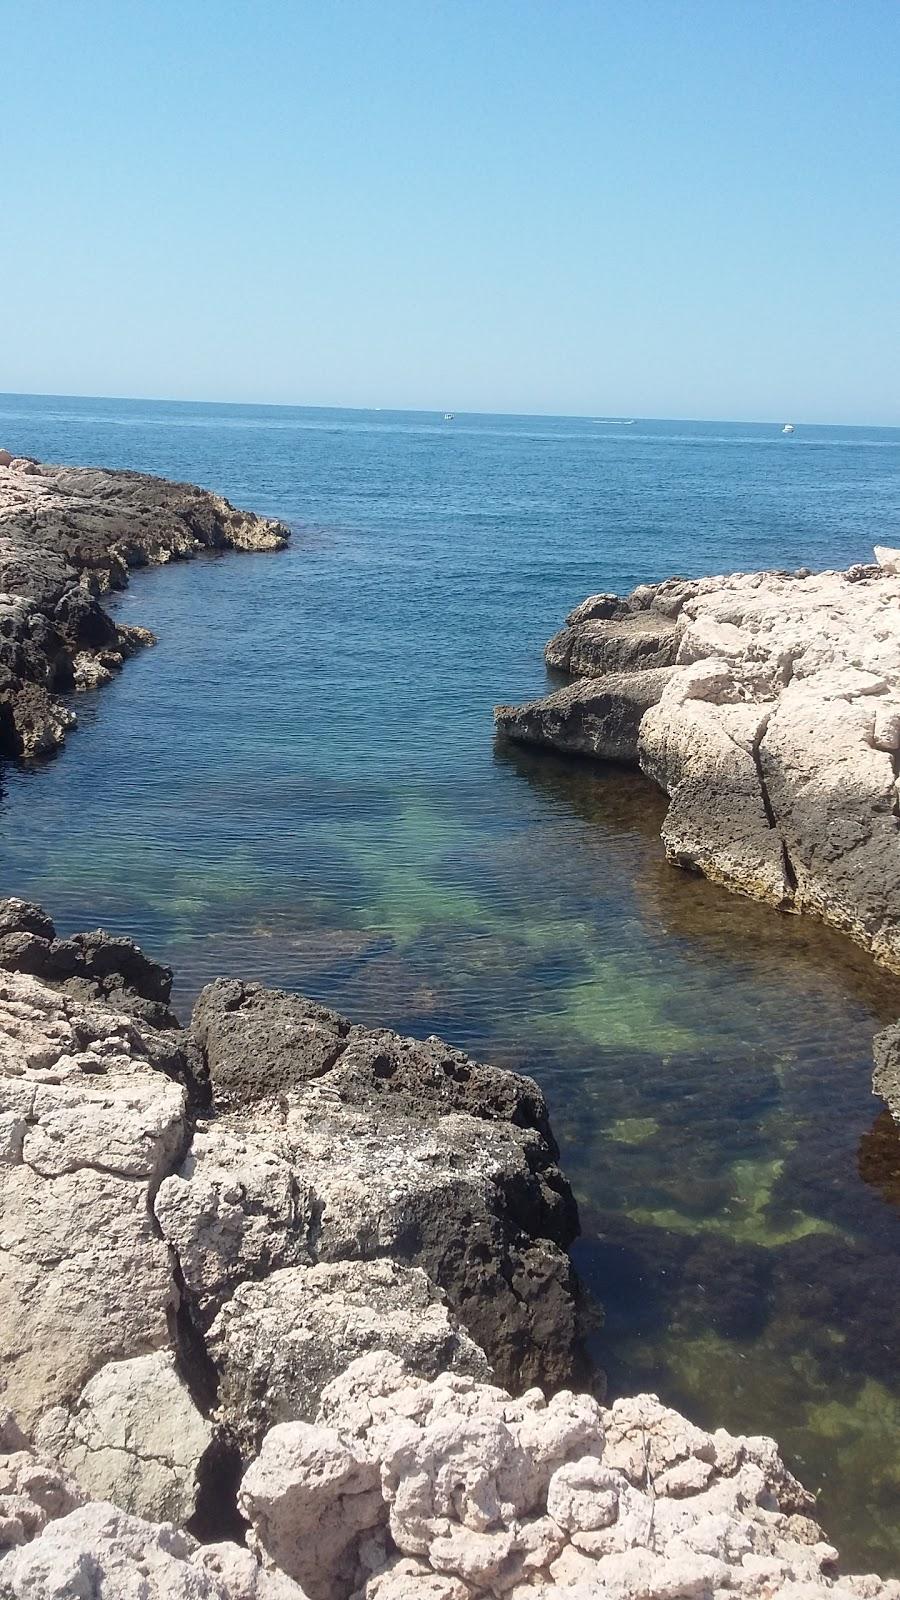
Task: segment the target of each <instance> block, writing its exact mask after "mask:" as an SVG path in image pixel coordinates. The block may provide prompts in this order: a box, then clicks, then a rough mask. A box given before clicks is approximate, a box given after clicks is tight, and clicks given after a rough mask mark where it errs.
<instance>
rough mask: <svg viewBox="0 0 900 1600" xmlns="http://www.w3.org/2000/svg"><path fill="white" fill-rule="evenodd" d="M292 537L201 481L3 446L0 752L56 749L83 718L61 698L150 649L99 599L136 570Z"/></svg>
mask: <svg viewBox="0 0 900 1600" xmlns="http://www.w3.org/2000/svg"><path fill="white" fill-rule="evenodd" d="M288 537H289V535H288V530H287V528H285V527H284V526H283V525H282V524H281V523H278V522H274V521H272V520H271V519H270V518H266V517H257V516H254V515H253V513H252V512H246V511H237V510H235V508H234V507H233V506H231V505H229V503H228V501H227V500H223V499H222V498H221V496H219V495H215V494H212V493H210V492H209V491H208V490H206V489H198V488H196V487H195V486H194V485H193V484H187V483H170V482H168V481H167V480H166V479H163V478H154V477H150V476H149V475H147V474H145V473H139V472H116V471H108V470H106V469H100V468H90V467H54V466H46V465H43V464H41V463H39V462H36V461H30V460H26V459H25V458H24V457H18V458H15V457H11V456H10V454H9V452H8V451H0V754H5V755H17V756H37V755H45V754H47V753H49V752H50V751H52V750H55V749H56V748H57V747H58V746H59V745H60V744H61V743H62V741H63V740H64V739H65V737H66V734H67V732H68V730H69V729H70V728H71V727H72V726H73V724H74V722H75V713H74V712H73V710H72V709H71V707H70V706H67V705H65V704H63V702H62V701H60V700H59V698H58V696H59V695H60V694H64V693H67V692H69V691H71V690H73V689H92V688H97V687H98V686H100V685H102V684H104V683H108V682H109V680H110V678H111V677H112V675H113V673H115V672H117V671H118V669H119V668H120V667H121V666H122V663H123V662H124V661H125V659H126V658H127V657H128V656H130V655H133V654H134V652H135V650H138V649H140V648H141V647H142V646H143V645H146V644H151V643H153V635H152V634H151V633H149V632H148V630H147V629H146V628H135V627H126V626H123V625H121V624H118V623H116V622H114V621H113V619H112V617H110V616H109V615H108V613H107V612H106V611H105V610H104V608H103V606H102V604H101V601H100V596H101V595H102V594H103V593H104V592H105V591H107V590H110V589H118V588H123V587H124V585H125V584H126V583H127V581H128V570H129V568H131V567H137V566H146V565H147V564H148V563H150V562H164V561H172V560H177V559H182V558H184V557H187V556H192V555H194V554H196V553H197V551H199V550H203V549H215V550H225V549H230V550H276V549H280V548H281V547H282V546H283V545H284V544H285V543H286V542H287V539H288Z"/></svg>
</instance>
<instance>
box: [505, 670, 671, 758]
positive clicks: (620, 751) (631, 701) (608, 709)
mask: <svg viewBox="0 0 900 1600" xmlns="http://www.w3.org/2000/svg"><path fill="white" fill-rule="evenodd" d="M675 670H676V669H675V668H673V667H653V668H650V669H648V670H647V671H640V672H634V673H631V674H625V673H618V674H617V673H611V674H610V675H609V676H608V677H604V678H581V679H579V680H578V682H576V683H572V684H567V685H566V687H565V688H564V689H557V690H556V692H555V693H554V694H549V695H546V696H545V697H544V699H543V700H532V701H529V702H528V704H527V705H523V706H496V707H495V709H494V720H495V722H496V724H497V730H498V732H499V733H501V734H503V735H505V736H506V737H507V738H510V739H516V740H518V741H519V742H520V743H522V744H540V745H547V746H548V747H549V748H551V749H553V750H561V751H563V752H564V753H566V754H571V755H580V756H596V757H598V758H600V759H602V760H604V761H623V762H630V763H633V762H635V761H636V760H637V753H638V733H639V730H640V727H641V722H642V720H643V718H644V715H645V713H646V712H647V711H649V709H650V707H651V706H654V705H656V704H657V702H658V701H659V699H660V697H661V695H662V693H663V690H664V689H665V686H666V684H667V683H668V681H669V679H670V677H671V676H672V673H673V672H674V671H675Z"/></svg>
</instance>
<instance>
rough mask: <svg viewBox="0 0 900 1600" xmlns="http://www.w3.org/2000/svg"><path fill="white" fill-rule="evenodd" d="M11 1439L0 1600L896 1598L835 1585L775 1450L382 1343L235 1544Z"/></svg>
mask: <svg viewBox="0 0 900 1600" xmlns="http://www.w3.org/2000/svg"><path fill="white" fill-rule="evenodd" d="M0 1446H2V1447H3V1448H5V1449H8V1450H10V1452H11V1453H10V1454H9V1455H7V1456H3V1455H2V1454H0V1486H2V1487H0V1518H2V1517H4V1516H6V1521H5V1522H0V1529H3V1528H7V1529H8V1532H7V1534H6V1537H5V1541H4V1542H5V1545H6V1547H7V1552H8V1553H6V1554H5V1555H3V1554H2V1552H0V1600H94V1597H96V1600H131V1597H133V1600H164V1597H165V1600H350V1597H352V1600H482V1597H483V1600H489V1597H490V1600H505V1597H508V1600H657V1597H658V1600H728V1597H730V1596H735V1597H737V1596H742V1597H746V1600H771V1597H775V1596H778V1597H784V1600H813V1597H820V1596H821V1597H824V1596H831V1597H833V1600H900V1584H898V1583H895V1582H890V1581H888V1582H882V1581H881V1580H880V1579H878V1578H877V1577H874V1576H863V1577H844V1576H840V1577H838V1576H835V1570H836V1563H837V1552H836V1551H835V1550H834V1549H833V1548H832V1547H831V1546H830V1545H829V1544H828V1543H827V1542H826V1540H825V1538H824V1536H823V1534H822V1532H821V1530H820V1529H819V1528H818V1526H817V1525H816V1523H815V1522H814V1521H813V1520H812V1519H811V1517H810V1515H809V1512H810V1510H811V1506H812V1502H811V1499H810V1497H809V1496H808V1495H807V1494H806V1493H805V1491H804V1490H803V1489H802V1488H801V1486H800V1485H799V1484H798V1483H797V1482H796V1481H795V1480H794V1479H793V1478H792V1477H791V1475H790V1473H789V1472H788V1471H787V1470H786V1469H785V1467H784V1465H783V1463H782V1462H781V1460H780V1458H779V1455H778V1451H777V1448H776V1446H775V1445H774V1443H773V1442H772V1440H770V1439H765V1438H742V1437H734V1436H732V1435H730V1434H727V1433H725V1432H724V1431H722V1430H719V1431H717V1432H716V1433H706V1432H704V1431H702V1430H701V1429H699V1428H696V1427H694V1426H693V1425H692V1424H691V1423H690V1422H688V1421H686V1420H685V1418H684V1417H681V1416H679V1415H678V1413H677V1412H674V1411H671V1410H669V1409H668V1408H667V1407H665V1406H662V1405H661V1404H660V1403H659V1401H658V1400H657V1399H656V1398H655V1397H654V1396H653V1395H639V1396H637V1397H636V1398H634V1399H631V1400H619V1401H617V1402H616V1403H615V1405H613V1406H612V1407H611V1408H610V1409H608V1410H603V1409H602V1408H601V1407H600V1406H599V1405H598V1404H597V1402H596V1400H594V1399H593V1398H592V1397H590V1396H588V1395H584V1394H574V1393H572V1392H570V1391H562V1392H560V1393H557V1394H556V1395H554V1396H552V1397H550V1398H549V1399H545V1397H544V1395H543V1394H542V1393H541V1391H540V1390H539V1389H530V1390H528V1391H527V1392H526V1393H525V1394H523V1395H521V1396H519V1398H517V1399H515V1398H513V1397H512V1396H511V1395H510V1394H509V1393H508V1392H507V1391H506V1390H504V1389H502V1388H500V1387H499V1386H497V1385H493V1384H488V1383H483V1382H479V1381H477V1380H475V1379H473V1378H471V1377H466V1376H462V1375H460V1374H453V1373H443V1374H441V1375H440V1376H438V1377H437V1378H436V1379H433V1380H430V1381H428V1380H425V1379H423V1378H421V1377H419V1376H417V1375H416V1374H414V1373H412V1372H410V1370H409V1368H408V1367H406V1366H405V1365H404V1363H403V1362H402V1361H399V1360H398V1359H397V1358H396V1357H395V1356H393V1355H390V1354H388V1353H387V1352H385V1351H381V1350H376V1351H372V1352H370V1353H369V1354H368V1355H366V1356H363V1357H361V1358H359V1359H357V1360H356V1361H354V1362H352V1363H351V1364H350V1365H349V1366H348V1367H347V1369H346V1370H345V1371H344V1372H342V1373H341V1375H340V1376H339V1377H337V1378H336V1379H335V1380H334V1381H333V1382H332V1383H330V1384H329V1385H328V1386H327V1387H326V1388H325V1389H324V1391H323V1393H322V1396H321V1402H320V1406H319V1409H318V1413H317V1416H316V1417H315V1419H314V1420H313V1421H312V1422H290V1423H284V1424H279V1425H277V1426H275V1427H273V1428H272V1429H270V1431H269V1432H268V1433H267V1434H266V1435H265V1437H264V1439H263V1442H262V1448H261V1450H260V1453H259V1455H258V1457H257V1459H256V1460H255V1461H253V1462H252V1463H251V1465H250V1466H249V1468H248V1470H247V1471H246V1473H245V1474H244V1477H243V1480H242V1482H241V1485H240V1489H239V1496H238V1498H239V1503H240V1507H241V1510H242V1511H243V1513H244V1516H245V1518H246V1524H247V1532H246V1538H245V1541H244V1542H243V1543H237V1542H235V1543H232V1544H227V1543H224V1542H222V1543H216V1544H208V1545H205V1546H204V1545H198V1544H197V1542H196V1541H195V1540H194V1539H193V1538H191V1537H190V1536H189V1535H188V1534H186V1533H184V1532H183V1531H179V1530H178V1529H177V1528H175V1527H173V1526H172V1524H171V1523H162V1524H160V1523H154V1522H150V1521H147V1520H144V1519H141V1518H138V1517H136V1516H134V1515H129V1514H127V1513H125V1512H123V1511H121V1510H120V1509H119V1508H117V1507H116V1506H114V1505H112V1504H110V1503H108V1502H107V1503H104V1502H99V1503H98V1502H87V1503H84V1501H83V1496H81V1495H80V1493H79V1490H78V1488H77V1486H76V1485H74V1484H73V1483H71V1481H70V1480H68V1479H66V1477H65V1475H64V1474H61V1473H60V1472H59V1471H58V1470H57V1469H55V1468H53V1467H52V1466H51V1465H50V1464H49V1463H46V1462H41V1461H40V1460H39V1459H38V1458H36V1457H35V1456H34V1455H33V1454H32V1453H31V1452H30V1451H29V1450H28V1449H27V1447H23V1445H22V1442H21V1441H17V1440H13V1441H9V1442H7V1441H4V1440H0ZM7 1488H8V1491H9V1492H4V1491H6V1490H7ZM0 1537H3V1535H2V1533H0Z"/></svg>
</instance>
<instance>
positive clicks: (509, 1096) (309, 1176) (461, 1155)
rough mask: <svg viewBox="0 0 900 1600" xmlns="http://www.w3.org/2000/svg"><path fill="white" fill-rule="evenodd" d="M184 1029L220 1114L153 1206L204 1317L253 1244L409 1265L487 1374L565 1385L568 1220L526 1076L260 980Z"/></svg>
mask: <svg viewBox="0 0 900 1600" xmlns="http://www.w3.org/2000/svg"><path fill="white" fill-rule="evenodd" d="M194 1027H195V1030H196V1033H197V1036H198V1039H199V1041H200V1043H201V1045H202V1047H203V1049H204V1052H205V1054H206V1059H207V1063H208V1068H209V1073H210V1080H211V1083H212V1085H213V1089H214V1092H215V1094H216V1096H217V1097H218V1096H219V1095H224V1096H226V1097H227V1102H226V1103H230V1107H231V1109H230V1110H229V1111H227V1112H226V1113H224V1114H221V1115H220V1116H219V1117H218V1118H217V1119H216V1121H215V1123H214V1124H211V1125H210V1126H209V1128H208V1129H207V1130H205V1131H204V1135H203V1137H202V1139H200V1140H198V1141H197V1142H196V1144H195V1148H194V1150H193V1151H192V1153H191V1156H190V1157H189V1158H188V1161H187V1163H186V1164H185V1166H184V1167H183V1168H182V1170H181V1171H180V1172H179V1173H178V1174H176V1175H175V1176H174V1177H173V1178H171V1179H170V1180H169V1181H168V1182H166V1183H164V1184H163V1185H162V1187H161V1189H160V1193H159V1196H158V1199H157V1207H156V1209H157V1216H158V1217H159V1219H160V1222H161V1225H162V1226H163V1228H164V1230H165V1231H166V1233H167V1237H170V1238H171V1239H172V1242H173V1243H174V1244H176V1246H177V1249H178V1252H179V1257H180V1259H181V1262H182V1269H183V1271H184V1274H185V1281H186V1283H187V1285H188V1287H189V1289H190V1292H191V1295H192V1297H193V1299H194V1302H195V1304H196V1305H197V1306H198V1308H199V1309H200V1314H201V1318H202V1319H205V1325H206V1326H208V1323H209V1320H210V1319H211V1317H212V1316H213V1315H215V1312H216V1309H217V1307H218V1306H219V1305H220V1304H222V1297H223V1294H227V1293H228V1292H230V1290H229V1285H230V1284H231V1283H233V1282H234V1281H235V1278H236V1277H239V1276H240V1275H241V1273H242V1272H243V1271H245V1270H246V1269H245V1268H244V1267H243V1266H241V1265H240V1263H242V1262H252V1261H256V1260H258V1259H259V1255H260V1251H261V1250H262V1249H263V1248H264V1246H265V1240H266V1238H267V1239H268V1241H269V1243H270V1244H271V1245H272V1246H273V1248H274V1250H275V1254H274V1255H270V1256H269V1258H268V1259H269V1262H270V1263H271V1264H272V1265H284V1266H288V1265H293V1264H301V1263H303V1262H304V1261H310V1260H313V1261H318V1262H322V1263H327V1262H338V1261H348V1260H358V1261H364V1260H372V1259H373V1258H376V1257H378V1258H389V1259H390V1260H392V1261H394V1262H396V1263H397V1264H398V1265H399V1266H404V1267H420V1268H422V1269H423V1271H424V1272H425V1273H426V1274H427V1276H428V1278H429V1279H430V1280H431V1282H432V1283H433V1284H434V1285H435V1286H436V1287H437V1288H438V1289H439V1290H442V1291H443V1293H444V1294H445V1295H446V1297H447V1300H448V1302H449V1306H450V1309H451V1311H452V1312H453V1313H454V1315H455V1316H456V1317H457V1318H458V1320H459V1322H460V1323H461V1324H462V1326H463V1327H464V1328H465V1330H466V1332H467V1333H468V1334H469V1336H470V1337H471V1338H472V1339H473V1340H474V1341H475V1343H476V1344H477V1345H479V1346H480V1347H481V1349H482V1350H484V1352H485V1353H486V1355H487V1357H488V1360H489V1362H490V1364H491V1367H492V1369H493V1371H494V1372H495V1373H496V1374H497V1375H498V1376H499V1377H501V1378H503V1379H504V1380H506V1381H508V1382H510V1383H512V1384H518V1385H523V1384H527V1383H529V1382H531V1381H532V1380H534V1379H537V1378H540V1379H541V1380H542V1381H544V1382H547V1383H550V1384H557V1383H560V1382H565V1381H567V1380H570V1379H571V1377H572V1376H573V1374H574V1372H575V1370H576V1364H577V1361H578V1358H579V1357H578V1343H577V1329H576V1311H575V1301H574V1294H573V1287H574V1285H573V1278H572V1271H571V1266H570V1263H569V1259H568V1256H567V1255H566V1253H565V1252H566V1247H567V1246H568V1244H569V1243H570V1242H571V1240H572V1239H573V1238H574V1236H575V1233H576V1230H577V1213H576V1210H575V1204H574V1200H573V1198H572V1195H571V1191H570V1190H569V1187H568V1185H567V1183H566V1182H565V1180H564V1179H563V1177H562V1175H561V1174H560V1172H559V1169H558V1167H557V1165H556V1156H557V1150H556V1146H555V1144H554V1142H553V1138H552V1135H551V1133H550V1129H549V1124H548V1119H547V1109H546V1104H545V1102H544V1099H543V1096H542V1094H541V1092H540V1090H539V1089H538V1087H537V1085H536V1084H535V1083H533V1082H532V1081H531V1080H530V1079H527V1078H523V1077H519V1076H518V1075H516V1074H514V1073H507V1072H498V1071H497V1070H496V1069H494V1068H491V1067H486V1066H483V1065H481V1064H480V1063H477V1062H474V1061H472V1060H470V1059H469V1058H468V1057H466V1056H464V1055H463V1054H462V1053H461V1052H459V1051H454V1050H451V1049H449V1048H448V1047H447V1046H446V1045H444V1044H442V1043H441V1041H440V1040H427V1041H424V1042H421V1041H418V1040H413V1039H402V1038H400V1037H398V1036H397V1035H396V1034H392V1033H387V1032H382V1031H377V1030H371V1029H366V1028H358V1027H352V1026H351V1025H350V1023H348V1022H347V1021H346V1020H345V1019H344V1018H341V1017H338V1016H337V1015H336V1014H335V1013H333V1012H329V1011H327V1010H326V1009H325V1008H324V1007H321V1006H316V1005H314V1004H312V1003H311V1002H309V1001H306V1000H303V999H301V998H300V997H299V996H295V995H287V994H282V993H279V992H278V991H273V990H264V989H261V988H260V986H259V985H255V984H237V983H231V982H219V983H216V984H212V985H210V986H209V987H208V988H207V989H206V990H205V991H204V993H203V994H202V995H201V997H200V999H199V1001H198V1003H197V1007H196V1010H195V1018H194ZM245 1078H246V1096H247V1103H246V1104H241V1100H242V1096H243V1094H244V1079H245ZM273 1161H274V1163H275V1165H274V1166H273V1165H272V1162H273ZM245 1171H246V1172H248V1173H249V1174H250V1178H249V1185H248V1188H247V1189H246V1191H244V1189H243V1176H242V1174H243V1173H244V1172H245ZM176 1211H177V1217H176V1215H175V1212H176ZM262 1217H264V1218H265V1225H264V1228H263V1226H262V1225H261V1223H260V1220H259V1219H260V1218H262ZM170 1230H171V1231H170ZM270 1230H274V1231H270ZM220 1241H224V1243H223V1247H222V1249H221V1251H220V1248H219V1243H220ZM218 1260H221V1261H222V1262H223V1263H228V1264H229V1265H227V1266H225V1267H224V1268H223V1269H221V1270H220V1268H219V1266H218V1264H217V1263H218ZM226 1280H227V1281H226Z"/></svg>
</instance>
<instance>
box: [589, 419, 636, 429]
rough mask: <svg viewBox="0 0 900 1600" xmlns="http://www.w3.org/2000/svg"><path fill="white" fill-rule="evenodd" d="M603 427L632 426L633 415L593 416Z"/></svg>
mask: <svg viewBox="0 0 900 1600" xmlns="http://www.w3.org/2000/svg"><path fill="white" fill-rule="evenodd" d="M594 421H595V422H599V423H601V424H602V426H603V427H604V428H633V427H634V417H594Z"/></svg>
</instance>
